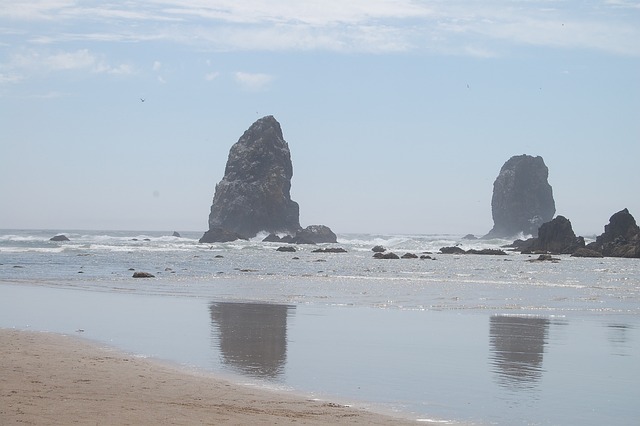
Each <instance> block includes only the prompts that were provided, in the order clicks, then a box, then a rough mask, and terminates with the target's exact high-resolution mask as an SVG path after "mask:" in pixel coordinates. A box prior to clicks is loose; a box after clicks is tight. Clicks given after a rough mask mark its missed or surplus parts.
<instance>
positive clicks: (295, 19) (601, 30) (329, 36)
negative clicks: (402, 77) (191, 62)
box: [0, 0, 640, 56]
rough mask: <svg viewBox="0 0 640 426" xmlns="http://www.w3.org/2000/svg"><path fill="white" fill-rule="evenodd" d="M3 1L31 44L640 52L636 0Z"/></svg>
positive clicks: (2, 21)
mask: <svg viewBox="0 0 640 426" xmlns="http://www.w3.org/2000/svg"><path fill="white" fill-rule="evenodd" d="M3 3H6V4H3V7H2V8H0V28H2V27H4V28H6V31H22V32H23V33H24V34H28V38H26V40H28V42H30V43H39V44H54V43H65V42H70V41H85V42H89V41H93V42H105V43H125V42H127V43H131V42H147V41H170V42H176V43H181V44H184V45H196V46H197V48H198V49H203V48H204V49H210V50H217V51H237V50H269V51H277V50H280V51H309V50H325V51H338V52H376V53H385V52H404V51H426V52H435V53H445V54H451V53H453V54H459V55H472V56H494V55H496V54H498V53H499V52H507V51H509V50H510V49H514V48H517V47H519V46H522V45H536V46H544V47H551V48H567V49H574V48H579V49H595V50H601V51H606V52H609V53H613V54H623V55H634V56H640V43H637V42H636V40H639V39H640V27H639V26H638V25H637V22H638V20H639V19H640V16H639V15H638V14H639V13H640V2H638V1H634V0H601V1H591V2H584V3H580V5H576V4H574V3H573V2H566V1H560V0H558V1H555V0H521V1H513V0H494V1H491V2H480V1H472V0H468V1H461V0H458V1H456V0H431V1H419V0H351V1H345V0H244V1H237V0H149V1H146V2H109V3H104V2H101V1H98V0H86V1H83V2H77V1H70V0H69V1H67V0H39V1H38V0H34V1H30V2H8V1H5V2H3ZM621 10H624V11H625V13H621ZM41 21H42V22H41ZM34 22H36V24H34ZM49 23H51V24H49ZM562 24H565V25H564V26H565V28H564V30H562V31H561V28H560V27H561V26H562ZM16 39H18V37H16ZM24 40H25V38H23V39H22V40H20V41H22V42H24Z"/></svg>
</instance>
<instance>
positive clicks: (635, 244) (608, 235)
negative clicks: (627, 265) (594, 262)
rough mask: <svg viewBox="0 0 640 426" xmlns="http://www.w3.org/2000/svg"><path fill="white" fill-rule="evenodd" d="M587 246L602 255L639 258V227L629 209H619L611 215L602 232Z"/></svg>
mask: <svg viewBox="0 0 640 426" xmlns="http://www.w3.org/2000/svg"><path fill="white" fill-rule="evenodd" d="M587 248H588V249H591V250H595V251H597V252H600V253H602V254H603V255H604V256H611V257H635V258H640V227H638V225H637V224H636V220H635V218H634V217H633V216H632V215H631V213H629V210H627V209H624V210H621V211H619V212H617V213H615V214H614V215H613V216H611V218H610V219H609V224H608V225H605V227H604V233H603V234H602V235H600V236H599V237H598V238H596V241H595V242H593V243H591V244H589V245H587Z"/></svg>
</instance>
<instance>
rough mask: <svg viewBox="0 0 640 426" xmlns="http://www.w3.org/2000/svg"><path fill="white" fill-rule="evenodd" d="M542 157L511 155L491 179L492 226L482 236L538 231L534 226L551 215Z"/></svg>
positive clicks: (550, 192) (550, 194) (552, 204)
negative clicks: (493, 180) (493, 179)
mask: <svg viewBox="0 0 640 426" xmlns="http://www.w3.org/2000/svg"><path fill="white" fill-rule="evenodd" d="M548 177H549V169H547V166H546V165H545V164H544V160H543V159H542V157H532V156H530V155H518V156H514V157H511V158H510V159H509V160H508V161H507V162H506V163H504V165H503V166H502V168H501V169H500V174H498V177H497V178H496V180H495V182H494V183H493V197H492V198H491V213H492V215H493V224H494V225H493V229H491V231H489V233H488V234H487V235H486V236H485V238H508V237H513V236H516V235H518V234H520V233H522V234H524V235H532V236H534V237H535V236H537V235H538V228H539V227H540V225H542V224H543V223H545V222H549V221H550V220H551V219H553V215H554V214H555V212H556V204H555V202H554V201H553V190H552V188H551V185H549V182H548V181H547V178H548Z"/></svg>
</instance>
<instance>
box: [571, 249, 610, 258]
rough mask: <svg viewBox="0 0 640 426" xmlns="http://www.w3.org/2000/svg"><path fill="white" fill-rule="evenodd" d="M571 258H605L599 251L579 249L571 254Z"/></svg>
mask: <svg viewBox="0 0 640 426" xmlns="http://www.w3.org/2000/svg"><path fill="white" fill-rule="evenodd" d="M571 257H604V256H603V255H602V253H600V252H599V251H595V250H591V249H588V248H579V249H578V250H576V251H574V252H573V253H571Z"/></svg>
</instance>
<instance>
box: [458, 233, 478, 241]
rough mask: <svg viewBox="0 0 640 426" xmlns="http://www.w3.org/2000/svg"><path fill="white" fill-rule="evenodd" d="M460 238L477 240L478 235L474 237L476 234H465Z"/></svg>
mask: <svg viewBox="0 0 640 426" xmlns="http://www.w3.org/2000/svg"><path fill="white" fill-rule="evenodd" d="M462 239H463V240H477V239H478V237H476V236H475V235H473V234H467V235H465V236H464V237H462Z"/></svg>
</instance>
